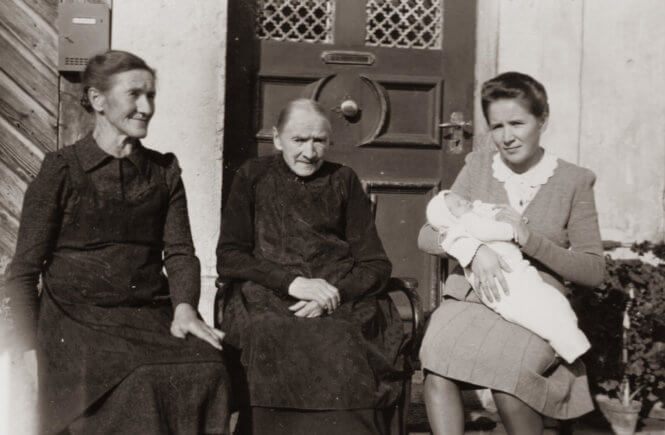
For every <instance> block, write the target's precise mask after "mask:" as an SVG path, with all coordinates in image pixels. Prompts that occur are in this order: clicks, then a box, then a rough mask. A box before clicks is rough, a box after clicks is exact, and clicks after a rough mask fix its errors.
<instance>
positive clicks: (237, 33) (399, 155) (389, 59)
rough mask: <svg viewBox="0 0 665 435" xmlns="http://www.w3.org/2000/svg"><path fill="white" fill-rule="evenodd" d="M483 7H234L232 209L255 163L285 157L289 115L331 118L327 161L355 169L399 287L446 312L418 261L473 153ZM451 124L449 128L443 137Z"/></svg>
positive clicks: (229, 140) (329, 3) (347, 0)
mask: <svg viewBox="0 0 665 435" xmlns="http://www.w3.org/2000/svg"><path fill="white" fill-rule="evenodd" d="M475 9H476V7H475V1H469V0H366V1H360V0H256V1H247V0H237V1H231V2H230V4H229V38H228V41H229V43H228V47H227V49H228V60H227V65H228V71H227V96H226V110H225V113H226V120H225V141H224V142H225V145H224V167H225V173H224V189H225V190H224V198H225V197H226V194H227V193H228V192H227V191H228V188H229V186H230V181H231V179H232V177H233V171H234V170H235V169H236V168H237V167H238V166H239V165H240V164H242V162H243V161H245V160H246V159H247V158H249V157H252V156H256V155H264V154H268V153H272V152H274V149H273V146H272V134H271V132H272V126H273V125H274V123H275V121H276V117H277V113H278V112H279V110H280V109H281V107H283V106H284V104H285V103H286V102H288V101H290V100H292V99H294V98H297V97H301V96H306V97H309V98H313V99H315V100H317V101H319V102H320V103H321V104H322V105H323V106H324V107H325V108H327V109H329V110H330V119H331V121H332V125H333V136H332V140H333V145H332V146H331V148H330V150H329V151H328V154H327V155H326V157H327V158H328V159H329V160H333V161H337V162H340V163H343V164H346V165H348V166H351V167H352V168H353V169H354V170H355V171H356V172H357V173H358V175H359V176H360V178H361V179H362V180H363V183H364V185H365V186H366V189H367V191H368V193H369V194H370V196H371V198H372V201H374V202H375V205H376V222H377V226H378V229H379V233H380V236H381V239H382V240H383V243H384V246H385V248H386V251H387V252H388V255H389V256H390V259H391V261H392V262H393V275H394V276H409V277H414V278H417V279H418V281H419V283H420V287H419V292H420V294H421V297H422V298H423V302H424V306H425V308H426V309H430V310H431V309H432V308H434V307H435V306H436V305H437V304H438V300H439V295H440V279H439V277H440V264H439V261H437V260H436V259H433V258H432V257H430V256H429V255H426V254H423V253H422V252H420V251H418V249H417V246H416V239H417V234H418V229H419V228H420V226H421V225H422V223H423V222H424V221H425V205H426V204H427V201H428V200H429V199H430V198H431V197H432V196H433V195H434V194H436V192H437V191H438V190H439V189H441V188H447V187H449V186H450V184H451V183H452V181H453V180H454V178H455V176H456V175H457V172H458V171H459V169H460V168H461V165H462V163H463V157H464V154H465V153H466V152H468V151H469V150H470V147H471V142H470V136H471V135H470V133H469V132H470V131H471V129H470V128H467V130H468V132H466V133H465V132H464V131H463V129H462V128H447V127H449V126H459V125H466V126H467V127H470V124H466V123H465V122H464V118H466V119H471V118H472V107H473V104H472V98H473V83H474V80H473V66H474V65H473V59H474V39H475ZM441 124H445V125H444V126H443V128H442V127H441Z"/></svg>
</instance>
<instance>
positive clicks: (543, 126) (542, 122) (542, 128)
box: [540, 116, 550, 133]
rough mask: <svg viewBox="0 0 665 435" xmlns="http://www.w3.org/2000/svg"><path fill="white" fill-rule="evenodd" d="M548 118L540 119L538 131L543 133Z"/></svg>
mask: <svg viewBox="0 0 665 435" xmlns="http://www.w3.org/2000/svg"><path fill="white" fill-rule="evenodd" d="M549 120H550V117H549V116H546V117H544V118H543V119H541V120H540V132H541V133H543V132H544V131H545V130H547V124H548V122H549Z"/></svg>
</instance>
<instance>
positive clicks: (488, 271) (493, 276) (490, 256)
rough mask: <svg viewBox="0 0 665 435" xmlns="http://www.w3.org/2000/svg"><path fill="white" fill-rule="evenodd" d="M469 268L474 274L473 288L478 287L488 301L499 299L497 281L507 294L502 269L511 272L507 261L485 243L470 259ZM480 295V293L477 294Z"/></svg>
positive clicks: (506, 285)
mask: <svg viewBox="0 0 665 435" xmlns="http://www.w3.org/2000/svg"><path fill="white" fill-rule="evenodd" d="M471 270H472V271H473V274H474V276H475V283H474V288H475V289H480V290H481V291H482V292H483V294H484V295H485V297H486V298H487V300H488V301H490V302H494V300H496V301H497V302H498V301H500V300H501V295H500V292H499V288H498V286H497V281H498V282H499V284H500V287H501V288H502V290H503V292H504V293H505V294H506V295H508V294H509V290H508V283H506V278H505V277H504V276H503V272H502V270H505V271H506V272H512V269H511V268H510V266H508V263H506V262H505V261H504V260H503V258H501V257H500V256H499V255H498V254H497V253H496V252H494V251H493V250H492V249H490V248H489V247H487V246H485V245H481V246H480V248H478V251H476V255H475V256H474V257H473V260H472V261H471ZM479 296H480V295H479Z"/></svg>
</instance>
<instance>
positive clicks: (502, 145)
mask: <svg viewBox="0 0 665 435" xmlns="http://www.w3.org/2000/svg"><path fill="white" fill-rule="evenodd" d="M487 120H488V124H489V128H490V133H491V135H492V140H493V141H494V145H495V146H496V148H497V150H498V151H499V153H500V154H501V158H502V159H503V161H504V162H505V163H506V164H507V165H508V166H509V167H510V168H511V169H512V170H514V171H515V172H524V171H527V170H529V169H530V168H531V167H532V166H533V165H534V164H536V163H537V162H538V161H539V160H540V156H541V155H542V149H541V148H540V135H541V134H542V132H543V131H545V128H546V126H547V119H539V118H536V117H535V116H534V115H533V114H532V113H531V112H530V111H529V110H528V109H527V108H526V106H525V104H524V103H523V102H522V101H520V100H518V99H514V98H512V99H503V100H497V101H494V102H492V103H490V105H489V107H488V110H487Z"/></svg>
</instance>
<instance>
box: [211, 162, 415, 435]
mask: <svg viewBox="0 0 665 435" xmlns="http://www.w3.org/2000/svg"><path fill="white" fill-rule="evenodd" d="M217 267H218V272H219V275H220V277H221V278H223V279H227V280H235V281H236V282H238V283H239V284H238V285H236V286H235V287H234V290H233V292H232V294H231V296H230V300H229V301H228V302H227V304H226V308H225V311H224V321H223V324H222V329H223V330H224V331H225V332H226V333H227V338H226V339H225V343H227V345H233V346H234V347H236V348H238V349H240V351H241V361H242V364H243V366H244V368H245V370H246V375H247V381H248V386H249V400H250V403H251V406H252V407H254V410H255V411H256V410H257V408H261V409H270V410H273V411H274V410H275V409H276V408H280V409H282V410H289V411H294V410H295V411H298V410H309V411H331V412H339V411H349V412H351V410H368V411H370V412H374V410H375V409H380V408H383V407H386V406H389V405H390V404H392V403H394V401H395V399H396V397H397V396H398V394H399V388H400V386H399V374H400V373H401V372H400V370H401V369H402V361H401V359H400V357H399V348H400V346H401V344H402V340H403V327H402V325H401V321H400V319H399V315H398V313H397V311H396V309H395V307H394V305H393V304H392V302H391V301H390V299H389V297H388V296H387V295H385V294H382V289H383V287H384V285H385V283H386V281H387V280H388V278H389V277H390V272H391V265H390V262H389V260H388V258H387V257H386V254H385V252H384V250H383V246H382V244H381V241H380V240H379V238H378V235H377V232H376V228H375V226H374V219H373V215H372V213H371V210H370V204H369V200H368V198H367V197H366V195H365V194H364V192H363V190H362V186H361V184H360V181H359V180H358V178H357V176H356V175H355V173H354V172H353V171H352V170H351V169H350V168H348V167H345V166H342V165H338V164H335V163H331V162H325V163H324V164H323V166H322V167H321V168H320V169H319V170H318V171H317V172H316V173H315V174H314V175H312V176H310V177H307V178H301V177H298V176H297V175H295V174H294V173H293V172H292V171H291V170H290V169H289V167H288V166H287V165H286V164H285V162H284V160H283V158H282V156H281V154H277V155H273V156H267V157H262V158H259V159H255V160H251V161H250V162H248V163H247V164H245V165H244V166H243V167H242V168H241V169H240V170H239V171H238V173H237V174H236V177H235V179H234V182H233V186H232V188H231V193H230V196H229V200H228V204H227V206H226V208H225V210H224V215H223V218H222V231H221V236H220V241H219V245H218V248H217ZM298 276H303V277H307V278H322V279H325V280H326V281H328V282H329V283H330V284H332V285H334V286H336V287H337V288H338V289H339V292H340V295H341V304H340V306H339V307H338V308H337V310H336V311H334V312H333V313H332V314H331V315H323V316H322V317H319V318H314V319H304V318H297V317H295V316H294V314H293V312H291V311H289V310H288V307H289V306H290V305H292V304H294V303H295V302H296V301H297V300H296V299H294V298H291V297H290V296H288V287H289V285H290V283H291V282H292V281H293V280H294V279H295V278H296V277H298ZM310 414H311V413H310ZM254 415H255V417H258V418H259V419H260V421H262V422H264V423H263V424H266V423H265V422H266V421H268V420H270V419H268V420H265V419H263V418H261V415H260V414H256V413H255V414H254ZM270 415H273V416H275V415H277V414H276V413H275V412H273V413H272V414H270ZM314 415H315V418H316V415H319V414H314ZM285 424H288V423H285ZM338 424H340V426H337V428H336V429H335V428H332V429H330V428H328V429H327V430H333V432H332V433H342V431H344V427H345V426H344V423H342V422H341V421H340V422H338ZM254 426H256V422H255V425H254ZM323 426H325V425H323ZM294 427H296V426H291V428H290V430H291V431H294V433H295V432H296V431H297V430H298V429H294ZM346 427H353V426H352V425H351V426H346ZM261 430H263V431H266V432H270V433H277V432H274V431H275V430H277V429H275V428H274V427H273V428H270V429H269V428H265V427H264V428H258V429H257V428H256V427H254V431H257V432H261ZM317 430H319V431H321V430H325V428H323V427H321V426H319V425H317V426H316V428H314V427H312V426H311V425H310V426H309V427H308V430H306V429H305V431H304V432H303V433H317ZM356 430H358V429H356ZM365 430H367V429H365ZM349 433H359V432H349ZM360 433H365V432H360ZM369 433H372V431H371V430H370V432H369Z"/></svg>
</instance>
